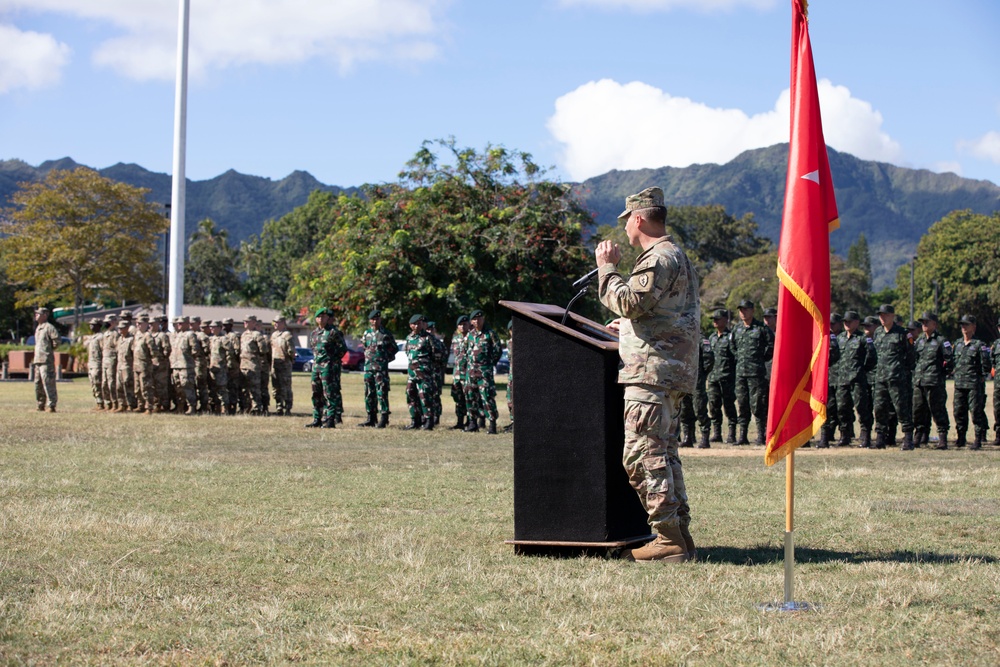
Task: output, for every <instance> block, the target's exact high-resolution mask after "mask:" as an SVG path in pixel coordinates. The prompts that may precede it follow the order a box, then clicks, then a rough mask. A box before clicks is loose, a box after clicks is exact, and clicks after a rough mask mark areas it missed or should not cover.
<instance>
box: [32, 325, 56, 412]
mask: <svg viewBox="0 0 1000 667" xmlns="http://www.w3.org/2000/svg"><path fill="white" fill-rule="evenodd" d="M49 315H50V313H49V309H48V308H39V309H37V310H36V311H35V322H37V323H38V326H36V327H35V356H34V357H33V358H32V360H31V365H32V367H33V370H34V371H35V401H36V402H37V404H38V411H39V412H45V404H46V402H47V403H48V406H49V412H55V411H56V403H58V402H59V394H58V393H57V391H56V348H57V347H59V342H60V338H59V332H58V331H57V330H56V328H55V327H54V326H52V323H51V322H49Z"/></svg>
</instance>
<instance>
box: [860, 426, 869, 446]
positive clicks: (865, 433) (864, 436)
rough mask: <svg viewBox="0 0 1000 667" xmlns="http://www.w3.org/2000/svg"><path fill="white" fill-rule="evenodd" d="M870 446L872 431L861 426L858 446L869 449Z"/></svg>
mask: <svg viewBox="0 0 1000 667" xmlns="http://www.w3.org/2000/svg"><path fill="white" fill-rule="evenodd" d="M871 446H872V432H871V429H867V428H863V429H861V442H860V444H858V447H860V448H862V449H870V448H871Z"/></svg>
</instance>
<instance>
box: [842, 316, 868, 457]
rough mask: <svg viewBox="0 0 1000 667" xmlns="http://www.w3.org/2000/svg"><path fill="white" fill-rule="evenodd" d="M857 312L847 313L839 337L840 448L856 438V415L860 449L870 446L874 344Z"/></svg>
mask: <svg viewBox="0 0 1000 667" xmlns="http://www.w3.org/2000/svg"><path fill="white" fill-rule="evenodd" d="M860 319H861V316H860V315H859V314H858V313H857V311H854V310H849V311H847V312H846V313H844V331H843V333H841V334H840V335H839V336H837V344H838V347H839V348H840V361H839V362H838V363H837V378H836V380H837V386H836V390H837V411H838V421H839V422H840V442H839V443H837V444H838V446H840V447H847V446H849V445H850V444H851V440H852V439H853V438H854V415H855V412H857V418H858V421H859V422H860V423H861V440H860V442H859V446H860V447H863V448H866V449H867V448H868V447H871V444H872V441H871V436H872V422H873V420H872V397H871V391H872V389H871V384H869V381H868V375H869V373H870V372H871V371H873V370H874V369H875V362H876V355H875V345H874V343H873V341H872V339H871V336H868V335H866V334H865V333H864V332H863V331H862V330H861V328H860V324H861V321H860Z"/></svg>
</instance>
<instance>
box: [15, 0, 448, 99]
mask: <svg viewBox="0 0 1000 667" xmlns="http://www.w3.org/2000/svg"><path fill="white" fill-rule="evenodd" d="M450 1H451V0H366V1H365V2H357V1H356V0H324V1H323V2H316V1H315V0H212V1H211V2H192V3H191V9H190V47H189V48H190V50H189V55H188V67H189V71H190V72H191V75H192V76H195V77H197V76H199V75H201V74H204V73H205V72H207V71H211V70H218V69H223V68H226V67H231V66H238V65H246V64H265V65H272V64H288V63H298V62H303V61H306V60H310V59H312V58H325V59H329V60H330V61H332V62H333V63H334V64H335V65H336V66H337V67H338V68H339V69H340V70H341V71H346V70H349V69H351V68H352V67H354V66H355V65H356V64H357V63H359V62H364V61H371V60H394V61H414V60H427V59H429V58H433V57H435V56H436V54H437V52H438V45H437V41H436V40H437V39H438V33H439V30H440V27H439V24H438V20H437V15H438V13H439V10H440V8H441V7H442V6H443V5H445V4H447V3H448V2H450ZM4 9H17V10H20V11H22V12H32V13H43V12H53V13H59V14H69V15H72V16H76V17H79V18H84V19H88V20H93V21H97V22H102V23H109V24H111V25H113V26H115V27H116V28H117V29H118V30H120V31H121V33H122V34H120V35H119V36H116V37H114V38H111V39H108V40H106V41H104V42H103V43H101V44H100V45H99V46H98V47H97V49H96V50H95V51H94V54H93V59H94V62H95V63H96V64H98V65H100V66H104V67H109V68H111V69H114V70H116V71H118V72H120V73H121V74H124V75H125V76H128V77H131V78H134V79H138V80H147V79H164V80H169V79H172V78H173V76H174V70H175V66H176V49H177V17H178V2H177V0H141V1H137V0H87V1H86V2H80V1H79V0H0V11H3V10H4ZM386 17H391V18H390V20H387V19H386Z"/></svg>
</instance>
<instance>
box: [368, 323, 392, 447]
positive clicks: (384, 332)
mask: <svg viewBox="0 0 1000 667" xmlns="http://www.w3.org/2000/svg"><path fill="white" fill-rule="evenodd" d="M369 319H374V318H372V317H369ZM361 345H362V346H363V347H364V348H365V377H364V380H365V411H366V412H367V413H368V419H369V421H371V422H373V425H374V422H375V414H376V412H378V413H380V414H381V415H382V421H385V422H386V423H388V418H389V362H390V361H392V359H393V358H394V357H395V356H396V352H397V351H398V345H397V344H396V339H395V338H393V337H392V334H391V333H389V330H388V329H386V328H385V327H379V328H377V329H375V328H372V327H369V328H368V329H365V332H364V333H363V334H362V335H361ZM383 428H384V425H383Z"/></svg>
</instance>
